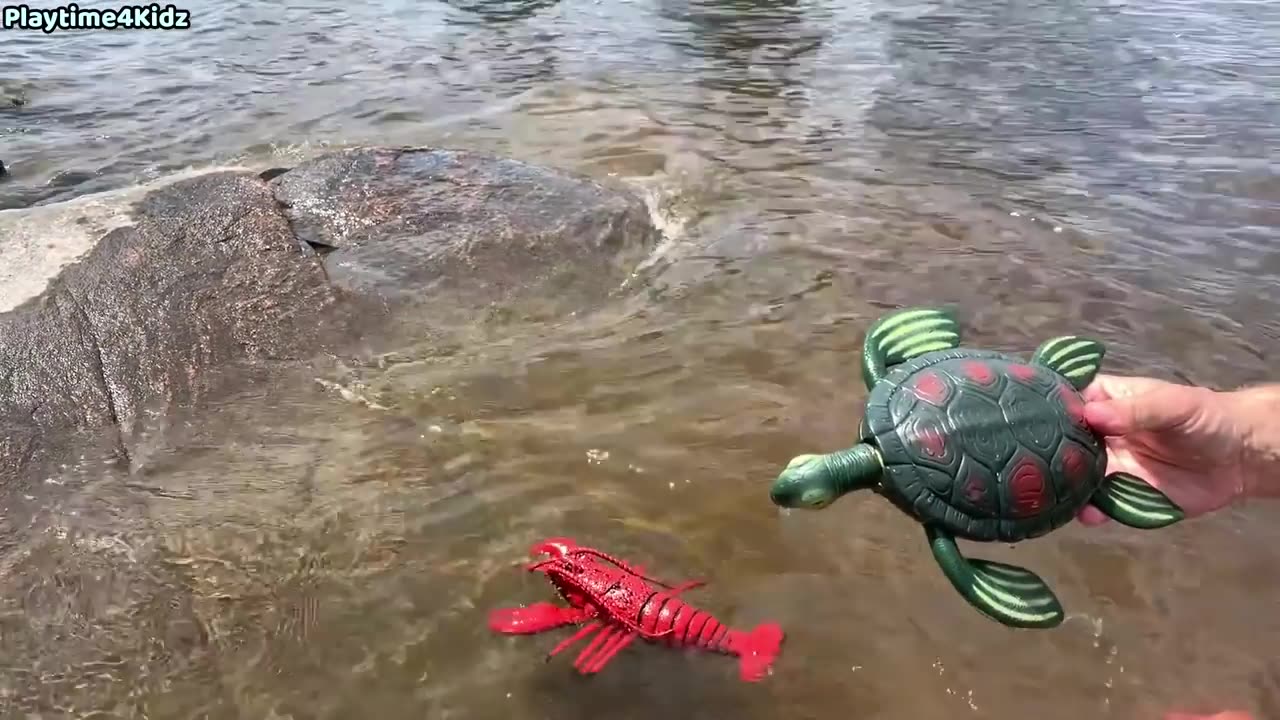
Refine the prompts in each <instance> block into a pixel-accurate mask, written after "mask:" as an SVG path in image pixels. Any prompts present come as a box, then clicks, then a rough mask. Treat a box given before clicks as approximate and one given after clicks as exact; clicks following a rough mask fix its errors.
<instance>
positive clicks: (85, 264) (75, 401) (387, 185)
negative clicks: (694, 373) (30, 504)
mask: <svg viewBox="0 0 1280 720" xmlns="http://www.w3.org/2000/svg"><path fill="white" fill-rule="evenodd" d="M131 221H132V224H130V225H127V226H125V227H119V228H117V229H115V230H112V231H111V232H109V233H107V234H106V235H105V236H104V237H102V238H101V239H100V240H99V241H97V242H96V244H94V245H93V246H92V248H91V249H89V250H88V251H87V253H86V254H84V255H83V256H82V257H80V258H79V260H78V261H77V262H75V263H72V264H70V265H68V266H66V267H65V268H62V269H61V271H60V272H59V273H58V274H57V275H56V276H55V277H54V278H53V279H52V280H51V281H50V282H49V284H48V286H47V287H46V288H45V289H44V291H43V293H41V294H40V295H38V296H37V297H35V298H32V299H30V300H27V301H26V302H23V303H22V304H20V305H18V306H17V307H16V308H14V309H12V310H11V311H9V312H6V313H3V314H0V438H3V442H2V444H0V488H3V487H4V485H5V483H6V481H8V480H10V479H11V478H13V477H14V475H15V474H18V473H21V471H22V468H23V467H24V466H25V465H26V464H27V463H28V462H29V461H30V459H31V458H33V457H37V456H40V455H41V453H44V452H46V451H48V450H50V449H51V448H52V447H53V446H56V445H58V444H59V443H60V442H61V439H65V438H66V437H69V434H70V433H72V432H77V431H84V430H92V429H94V428H107V429H111V428H114V429H115V430H117V431H118V432H119V452H120V453H121V454H122V455H123V456H125V457H127V456H128V455H129V453H130V450H131V447H132V445H133V443H134V442H135V441H136V439H137V437H138V436H139V429H140V427H141V425H143V424H145V422H144V421H146V420H147V419H149V418H150V419H155V418H163V417H164V416H165V415H166V414H167V413H169V412H171V411H172V410H173V409H175V408H177V407H187V408H190V407H194V406H197V405H198V404H199V403H200V402H201V400H202V399H203V398H204V397H205V396H207V395H208V394H209V393H216V392H218V391H220V390H222V389H225V388H226V382H240V381H241V380H242V379H243V378H244V377H246V376H247V373H246V370H245V368H249V369H250V370H261V369H262V368H269V367H270V366H271V365H272V364H274V363H281V362H285V363H287V362H290V361H298V360H302V359H304V358H307V357H309V356H312V355H314V354H316V353H318V352H320V351H324V350H330V351H332V350H335V349H341V348H343V347H348V348H349V347H356V345H357V343H361V342H367V341H368V338H369V337H371V336H374V335H377V334H378V333H379V332H383V333H385V332H386V331H387V330H386V329H387V328H389V327H394V328H395V329H396V330H397V331H398V332H405V331H406V329H408V330H409V331H412V330H413V329H414V328H422V329H423V330H424V331H425V326H426V325H429V324H430V323H431V321H432V320H433V318H434V317H435V316H440V317H445V316H448V315H454V316H457V315H458V314H459V313H462V314H463V316H464V317H466V316H467V315H466V313H470V315H469V317H472V318H474V317H475V311H476V309H477V308H483V307H488V306H490V305H492V304H495V303H514V302H517V301H520V300H522V299H525V300H528V299H531V298H535V297H539V296H553V297H555V298H557V299H558V300H559V301H560V303H561V304H560V305H559V306H558V307H559V309H562V310H563V309H571V308H572V309H579V308H581V307H583V305H584V303H589V302H591V301H593V299H594V300H598V299H600V298H603V297H605V296H606V295H607V294H608V293H609V292H610V290H612V289H614V288H617V287H618V285H619V281H620V280H621V279H622V278H624V277H625V275H626V273H627V272H629V271H630V269H631V268H632V267H633V265H632V263H634V262H635V261H636V260H637V259H639V258H640V257H642V256H643V255H644V254H645V253H647V252H649V251H650V250H651V249H652V246H653V245H654V243H655V241H656V239H657V235H658V234H657V231H656V230H655V229H654V228H653V227H652V226H651V224H650V222H649V220H648V214H647V211H646V209H645V207H644V205H643V204H642V203H641V202H640V201H639V200H638V199H636V198H634V197H631V196H629V195H627V194H624V193H622V192H619V191H616V190H609V189H606V188H604V187H601V186H599V185H597V184H595V183H593V182H591V181H589V180H586V179H583V178H578V177H573V176H569V175H567V174H563V173H560V172H557V171H553V170H549V169H545V168H538V167H533V166H530V165H526V164H523V163H519V162H516V161H512V160H506V159H500V158H494V157H489V156H485V155H479V154H474V153H468V152H456V151H445V150H428V149H410V148H397V149H358V150H350V151H346V152H339V153H336V154H334V155H330V156H325V157H321V158H319V159H316V160H313V161H311V162H308V163H305V164H303V165H301V166H300V167H297V168H294V169H292V170H289V171H270V172H268V173H263V174H262V175H261V176H259V175H257V174H254V173H252V172H247V171H228V172H218V173H212V174H205V175H201V176H196V177H193V178H190V179H186V180H182V181H179V182H176V183H173V184H170V185H168V186H166V187H163V188H161V189H158V190H155V191H154V192H152V193H150V194H149V195H147V196H146V197H145V198H144V199H143V200H142V201H140V202H139V203H137V205H136V207H135V208H134V209H133V211H132V213H131ZM0 295H3V293H0ZM424 307H425V308H426V309H427V311H426V312H422V309H423V308H424ZM406 308H413V309H414V312H412V313H409V314H408V315H409V320H408V321H406V319H405V317H403V316H402V314H400V315H398V313H400V311H402V310H405V309H406ZM379 338H380V339H383V340H385V339H386V337H385V334H384V335H381V336H379ZM393 339H394V338H393ZM231 367H235V368H236V370H235V372H234V373H227V372H220V371H223V370H226V369H227V368H231ZM248 375H251V373H248Z"/></svg>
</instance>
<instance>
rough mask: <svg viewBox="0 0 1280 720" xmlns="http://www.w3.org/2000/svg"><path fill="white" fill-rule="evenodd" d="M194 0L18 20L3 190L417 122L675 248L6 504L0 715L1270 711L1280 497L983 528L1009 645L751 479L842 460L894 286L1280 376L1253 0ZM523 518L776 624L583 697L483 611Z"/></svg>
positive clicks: (1049, 326)
mask: <svg viewBox="0 0 1280 720" xmlns="http://www.w3.org/2000/svg"><path fill="white" fill-rule="evenodd" d="M81 4H82V5H83V4H84V3H81ZM191 7H192V9H193V18H194V21H195V23H196V29H195V30H193V31H192V32H190V33H150V34H147V33H130V34H102V33H83V34H72V33H67V34H55V35H50V36H45V35H13V34H7V35H6V37H5V52H4V53H3V55H0V86H2V87H3V88H4V91H5V92H6V93H10V94H21V95H22V96H23V97H24V98H26V100H27V101H28V102H27V104H26V105H24V106H23V107H21V108H13V109H0V133H3V141H2V143H3V144H0V160H4V161H5V162H6V164H8V165H10V167H11V170H12V173H13V177H12V178H10V179H8V180H7V181H6V182H4V183H0V207H10V208H19V207H24V206H26V205H29V204H31V203H46V202H56V201H59V200H65V199H68V198H71V197H75V196H78V195H82V194H84V193H88V192H95V191H101V190H106V189H111V188H118V187H123V186H128V185H131V184H135V183H138V182H142V181H146V180H150V179H153V178H155V177H159V176H163V175H166V174H168V173H171V172H174V171H176V170H180V169H182V168H185V167H188V166H197V167H200V166H208V165H215V164H226V163H246V164H251V165H260V166H271V165H283V164H289V163H292V162H295V161H296V160H297V159H299V158H302V157H307V156H310V155H313V154H315V153H318V152H321V151H323V150H324V149H325V148H326V147H330V146H342V145H348V144H355V143H369V142H376V143H411V144H442V145H451V146H463V147H470V148H479V149H484V150H491V151H495V152H501V153H506V154H511V155H514V156H517V157H521V158H524V159H529V160H533V161H537V162H543V163H547V164H552V165H556V166H560V167H565V168H569V169H572V170H576V171H580V172H584V173H587V174H591V175H593V176H597V177H600V178H603V179H606V180H608V181H610V182H617V183H622V184H625V185H628V186H630V187H632V188H634V189H635V190H636V191H637V192H639V193H641V194H642V195H643V196H644V197H645V198H646V199H647V200H648V201H649V203H650V205H651V207H652V208H653V213H654V217H655V220H656V221H658V222H660V223H661V224H662V226H663V228H664V229H665V230H666V231H667V233H668V236H669V241H668V242H667V243H666V244H665V245H664V247H663V249H662V251H661V253H660V254H659V255H658V256H656V257H655V258H654V264H653V267H652V268H651V273H650V274H649V275H648V276H646V278H645V286H644V287H642V288H640V289H639V290H638V292H637V293H636V294H635V295H634V297H632V298H630V299H628V300H625V301H620V302H619V303H617V304H615V305H613V306H611V307H609V308H607V309H605V310H604V311H601V312H599V313H594V314H591V315H585V316H578V317H573V318H568V319H564V320H560V321H548V322H543V323H516V322H514V321H512V322H510V323H505V324H504V322H503V321H502V320H493V321H488V322H487V323H485V324H481V325H478V326H477V329H476V330H475V331H474V333H473V335H472V337H470V338H469V339H468V341H467V342H465V343H462V344H461V345H460V346H458V347H451V348H439V347H430V346H428V345H425V344H423V345H421V346H408V347H399V348H392V349H391V350H394V353H393V354H391V355H385V356H381V357H380V358H363V359H356V358H342V359H334V358H321V359H318V360H317V362H316V363H315V365H314V367H312V368H308V369H307V370H306V371H305V372H304V371H300V372H298V373H297V374H295V375H291V376H289V377H287V378H285V379H284V380H282V381H281V382H279V383H275V384H272V385H271V386H269V387H257V386H255V387H252V388H248V389H246V390H245V392H244V393H243V394H242V395H239V396H236V397H232V398H228V399H227V400H226V401H225V402H223V403H222V404H221V405H219V406H218V407H217V408H216V411H215V412H213V413H211V414H209V415H208V416H206V417H202V418H199V422H198V423H197V422H195V418H176V419H174V420H173V422H172V423H171V424H170V425H169V426H168V427H167V428H166V429H165V431H164V432H161V433H157V435H156V436H155V438H154V439H153V440H152V441H150V443H149V444H148V446H147V448H146V451H145V452H142V453H138V456H137V457H135V462H136V465H137V469H136V470H135V471H134V472H132V473H131V474H128V475H123V474H121V473H119V471H116V470H112V469H104V467H103V466H102V465H101V464H100V463H96V462H94V460H93V456H92V455H91V454H90V455H87V456H86V459H85V460H84V461H83V462H81V463H79V464H77V465H73V466H69V467H67V468H65V471H64V473H62V474H61V475H58V476H57V477H51V478H50V479H49V482H47V483H45V485H44V486H43V487H41V488H32V489H27V491H24V493H23V495H24V497H23V498H22V501H23V502H25V503H29V504H30V505H31V506H33V507H45V508H48V512H46V513H45V514H42V515H38V516H37V518H36V520H35V521H34V522H33V524H32V525H31V526H30V528H29V530H28V531H26V532H24V533H21V534H19V535H17V536H14V537H7V538H3V539H0V551H2V552H3V555H2V556H0V571H3V572H5V573H6V581H5V589H4V590H2V591H0V601H2V602H3V605H0V637H3V638H5V642H6V645H5V647H6V651H5V654H4V657H3V658H0V710H2V711H3V712H0V716H3V717H5V718H7V717H31V716H33V715H32V714H33V713H39V716H40V717H43V718H50V717H82V716H86V715H88V714H89V713H90V712H93V711H97V712H99V713H102V714H101V715H98V716H97V717H138V718H142V717H148V718H186V717H192V718H245V717H254V718H288V717H292V718H295V719H296V720H301V719H302V718H350V717H386V718H398V717H406V718H407V717H424V716H425V717H429V718H442V719H443V718H497V717H501V718H511V719H513V720H523V719H525V718H556V719H557V720H565V719H572V718H578V717H581V718H587V717H591V718H598V717H609V718H630V717H634V718H652V717H654V716H656V715H657V714H659V713H666V714H668V715H669V716H671V717H679V718H724V717H742V718H755V717H760V718H765V717H769V718H776V717H786V718H837V717H839V718H845V717H858V718H886V719H892V718H910V719H911V720H929V719H931V718H955V717H974V718H1024V717H1027V716H1028V715H1031V714H1033V713H1034V714H1035V716H1036V717H1038V718H1042V719H1044V720H1054V719H1056V718H1064V719H1066V718H1072V719H1074V718H1079V717H1114V718H1146V717H1159V716H1160V714H1161V713H1162V712H1164V711H1166V710H1169V709H1178V708H1191V709H1201V710H1214V709H1220V708H1224V707H1241V708H1245V709H1251V710H1253V711H1254V712H1255V713H1257V714H1258V716H1259V717H1280V664H1277V662H1276V653H1275V647H1277V645H1278V644H1280V614H1277V613H1276V612H1275V608H1276V607H1277V606H1278V603H1280V580H1278V579H1277V577H1280V573H1277V571H1276V568H1277V567H1280V550H1277V549H1276V548H1277V547H1280V544H1278V541H1280V531H1277V530H1276V527H1277V525H1276V520H1277V518H1280V513H1278V512H1277V509H1276V508H1275V507H1269V506H1267V505H1265V504H1250V505H1248V506H1245V507H1243V508H1240V509H1239V510H1238V511H1232V512H1230V513H1223V514H1221V515H1220V516H1217V517H1214V518H1211V519H1204V520H1199V521H1196V522H1192V523H1187V524H1185V525H1184V526H1182V527H1178V528H1175V529H1169V530H1165V531H1161V532H1156V533H1141V532H1136V531H1125V530H1122V529H1116V528H1110V527H1109V528H1106V529H1101V530H1086V529H1084V528H1080V527H1070V528H1068V529H1065V530H1063V531H1060V532H1058V533H1055V534H1053V535H1051V536H1049V537H1048V538H1045V539H1042V540H1039V541H1035V542H1032V543H1028V544H1024V545H1020V546H1018V547H1017V548H1016V549H1010V548H1007V547H991V548H988V547H981V548H976V547H975V548H973V549H972V551H973V554H975V555H979V554H980V555H981V556H982V557H991V558H1001V559H1006V560H1010V559H1012V560H1013V561H1014V562H1018V563H1020V564H1024V565H1026V566H1028V567H1030V568H1032V569H1034V570H1036V571H1037V572H1039V573H1041V574H1042V576H1044V577H1045V578H1046V579H1047V580H1048V581H1049V582H1050V583H1051V584H1052V585H1053V586H1054V588H1055V589H1056V590H1057V591H1058V593H1059V594H1060V596H1061V597H1062V599H1063V602H1064V603H1065V604H1066V606H1067V609H1068V612H1069V613H1071V619H1070V621H1069V622H1068V623H1066V624H1065V625H1064V626H1063V627H1062V628H1061V629H1059V630H1057V631H1054V632H1047V633H1015V632H1010V631H1008V630H1005V629H1002V628H1000V627H999V626H996V625H995V624H994V623H991V622H989V621H987V620H985V619H983V618H981V617H979V616H978V615H977V614H976V613H974V612H972V611H971V610H969V609H968V608H967V607H966V606H964V605H963V604H962V603H961V602H960V601H959V599H958V597H957V596H955V594H954V593H953V592H952V591H951V590H950V589H949V586H947V585H946V583H945V580H944V579H943V578H942V576H941V574H940V573H939V572H938V570H937V567H936V565H935V564H934V563H933V561H932V559H931V557H930V556H929V554H928V551H927V547H926V545H925V542H924V538H923V535H922V533H921V532H920V531H919V529H918V527H916V526H915V525H913V524H912V523H911V522H909V521H908V520H907V519H906V518H904V517H902V516H901V515H899V514H898V513H897V512H896V511H894V510H893V509H892V508H890V507H889V506H887V504H885V503H883V502H881V501H878V500H876V499H875V498H863V497H850V498H846V499H844V500H842V501H841V502H840V503H839V504H837V505H835V506H833V507H832V508H830V509H828V510H825V511H823V512H821V513H809V514H801V513H789V514H788V513H779V512H777V511H775V509H774V508H773V507H772V506H771V505H770V504H769V502H768V497H767V488H768V484H769V481H770V480H771V479H772V477H773V476H774V475H775V474H776V472H777V470H778V469H779V467H780V466H781V465H782V464H784V463H785V462H786V460H787V459H788V458H789V457H790V456H792V455H794V454H797V453H799V452H805V451H810V450H814V449H817V450H830V449H834V448H837V447H841V446H843V445H845V444H847V443H848V442H850V441H851V438H852V437H853V434H854V432H855V431H856V424H857V419H858V415H859V412H860V404H861V402H862V401H863V400H864V398H865V391H864V390H863V388H862V387H861V384H860V382H859V372H858V366H857V357H858V352H859V348H860V342H861V339H862V333H863V332H864V331H865V329H866V327H867V326H868V325H869V324H870V323H871V322H872V321H873V320H874V319H875V317H876V316H878V315H879V314H880V313H882V312H884V311H885V310H886V309H888V308H892V307H896V306H899V305H902V304H907V303H954V304H955V305H957V306H958V307H959V309H960V312H961V313H962V315H963V318H964V321H965V331H966V334H967V339H969V340H971V341H972V342H973V343H975V344H982V345H987V346H992V347H996V348H999V349H1005V350H1011V351H1018V352H1025V353H1029V352H1030V351H1031V350H1032V349H1033V348H1034V347H1035V345H1036V344H1037V343H1038V342H1039V341H1040V340H1042V339H1043V338H1045V337H1047V336H1049V335H1052V334H1057V333H1060V332H1081V331H1088V332H1091V333H1093V334H1096V335H1098V336H1100V337H1102V338H1103V339H1104V340H1105V341H1106V342H1107V343H1108V348H1109V355H1108V360H1107V363H1108V368H1109V369H1112V370H1115V371H1122V372H1143V373H1150V374H1156V375H1160V376H1163V377H1169V378H1181V379H1185V380H1190V381H1194V382H1203V383H1210V384H1214V385H1219V386H1231V385H1236V384H1239V383H1245V382H1254V381H1259V380H1263V379H1268V378H1272V379H1274V378H1275V375H1274V369H1273V368H1274V367H1275V362H1276V360H1277V357H1280V282H1278V280H1280V244H1278V243H1277V241H1276V230H1277V227H1280V178H1278V177H1277V175H1276V170H1277V147H1280V143H1278V141H1280V129H1278V128H1280V125H1278V124H1277V122H1276V120H1277V119H1280V53H1277V51H1276V49H1275V43H1274V42H1273V40H1272V39H1273V38H1275V37H1277V36H1280V11H1278V10H1277V9H1276V7H1275V6H1274V5H1271V4H1267V3H1263V2H1253V3H1244V2H1211V3H1190V2H1176V3H1168V2H1166V3H1154V2H1148V1H1147V0H1139V1H1135V2H1101V1H1098V0H1086V1H1085V2H1070V3H1061V2H1057V3H1051V2H1032V3H1020V4H1017V5H1016V6H1013V5H1001V4H992V3H989V2H977V1H976V0H958V1H957V2H950V3H945V4H944V3H940V2H921V3H912V4H903V3H892V4H889V3H869V2H868V3H835V2H807V3H806V2H798V1H797V2H781V1H775V2H766V1H764V0H757V1H756V2H746V1H740V2H732V1H729V0H724V1H722V2H711V1H710V0H686V1H685V2H676V1H674V0H673V1H666V0H651V1H648V2H638V1H637V2H620V1H618V2H598V3H597V2H587V1H582V0H567V1H562V2H553V1H551V2H525V3H515V2H508V3H496V2H488V3H486V2H480V1H477V0H472V1H470V2H462V1H461V0H458V1H456V2H451V3H440V2H426V3H402V2H394V1H391V0H386V1H384V2H379V3H372V4H366V5H358V6H350V5H337V4H332V3H328V2H313V3H292V4H289V5H287V6H285V5H271V6H269V7H268V6H264V5H260V4H256V3H237V2H229V1H226V0H210V1H208V2H201V3H197V4H195V5H192V6H191ZM126 86H127V87H128V88H129V90H127V91H125V90H124V88H125V87H126ZM2 241H3V239H0V242H2ZM10 498H11V499H12V500H13V501H14V502H17V500H16V499H15V498H16V494H15V495H11V496H10ZM549 535H570V536H573V537H576V538H578V539H579V540H581V541H583V542H587V543H591V544H594V545H597V546H599V547H601V548H603V549H606V550H609V551H611V552H614V553H616V554H618V555H621V556H623V557H625V558H628V559H632V560H634V561H636V562H639V563H642V564H644V565H646V566H647V567H648V568H649V569H650V570H651V571H652V572H654V573H655V574H660V575H662V576H665V577H668V578H673V579H676V580H682V579H685V578H692V577H706V578H707V579H708V580H709V585H708V586H707V587H706V588H701V589H698V590H696V591H693V592H692V593H690V596H689V599H690V600H691V601H695V602H697V603H698V604H700V605H703V606H705V607H707V608H708V609H710V610H712V611H714V612H716V613H717V614H718V615H719V616H720V617H721V618H722V619H724V620H726V621H729V622H732V623H734V624H736V625H749V624H752V623H754V622H758V621H760V620H762V619H765V618H771V619H776V620H777V621H779V622H781V623H782V624H783V625H784V627H785V629H786V630H787V632H788V639H787V644H786V646H785V648H784V652H783V655H782V657H781V659H780V660H779V662H778V663H777V665H776V666H775V668H774V673H773V675H772V676H771V677H769V678H768V679H767V680H766V681H765V682H763V683H762V684H759V685H750V686H749V685H744V684H741V683H739V682H738V681H737V679H736V677H735V672H736V670H735V668H734V665H733V661H731V660H729V659H727V658H719V657H704V656H698V655H683V654H680V653H673V652H669V651H664V650H660V649H656V648H650V647H644V646H635V647H632V648H630V649H628V650H627V651H625V652H624V653H623V654H622V655H620V656H619V657H618V658H617V659H616V660H614V661H613V663H612V664H611V665H610V666H609V667H608V668H607V670H606V671H605V672H604V673H602V674H601V675H598V676H596V677H594V678H591V679H589V680H584V679H582V678H579V677H577V676H575V675H573V674H572V672H571V670H570V668H569V667H568V665H569V663H570V662H571V661H572V656H569V657H562V658H557V659H556V660H555V661H553V662H552V663H551V664H544V663H543V662H542V656H543V654H544V653H545V652H546V651H547V650H549V649H550V648H551V647H552V646H553V645H554V644H555V643H556V642H557V641H558V640H559V639H560V638H561V637H563V636H564V633H563V632H560V633H552V634H548V635H544V636H539V637H536V638H534V637H525V638H505V637H495V636H492V635H490V634H489V633H488V631H487V630H486V629H485V625H484V620H485V616H486V614H487V612H488V611H489V610H490V609H491V608H494V607H499V606H505V605H512V604H516V603H521V602H530V601H534V600H540V599H549V598H550V597H551V596H550V593H551V589H550V586H549V585H547V584H546V583H545V582H540V581H539V580H538V579H536V578H532V577H527V576H525V575H524V574H522V573H521V572H520V571H519V569H518V567H517V565H516V563H518V562H519V561H520V560H522V559H523V557H522V554H523V552H524V550H525V548H527V547H528V545H529V544H530V543H531V542H533V541H534V540H536V539H539V538H541V537H545V536H549Z"/></svg>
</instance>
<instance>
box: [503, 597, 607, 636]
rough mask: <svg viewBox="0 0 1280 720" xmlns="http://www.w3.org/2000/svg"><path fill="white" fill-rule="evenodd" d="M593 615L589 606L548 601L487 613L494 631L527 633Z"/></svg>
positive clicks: (555, 626) (578, 621) (537, 631)
mask: <svg viewBox="0 0 1280 720" xmlns="http://www.w3.org/2000/svg"><path fill="white" fill-rule="evenodd" d="M592 615H593V613H592V611H591V610H590V609H589V608H576V607H560V606H559V605H553V604H551V603H549V602H536V603H534V604H532V605H530V606H528V607H522V608H503V609H501V610H494V611H493V612H492V613H490V614H489V628H490V629H491V630H493V631H494V632H500V633H507V634H511V635H528V634H530V633H540V632H545V631H547V630H554V629H556V628H558V627H564V626H565V625H576V624H577V623H580V622H582V621H583V620H586V619H588V618H590V617H591V616H592Z"/></svg>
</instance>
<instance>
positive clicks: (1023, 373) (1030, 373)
mask: <svg viewBox="0 0 1280 720" xmlns="http://www.w3.org/2000/svg"><path fill="white" fill-rule="evenodd" d="M1009 374H1010V375H1012V376H1014V377H1015V378H1017V379H1019V380H1021V381H1022V382H1031V381H1032V380H1034V379H1035V377H1036V374H1037V371H1036V369H1035V368H1033V367H1031V366H1030V365H1022V364H1020V363H1010V364H1009Z"/></svg>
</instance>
